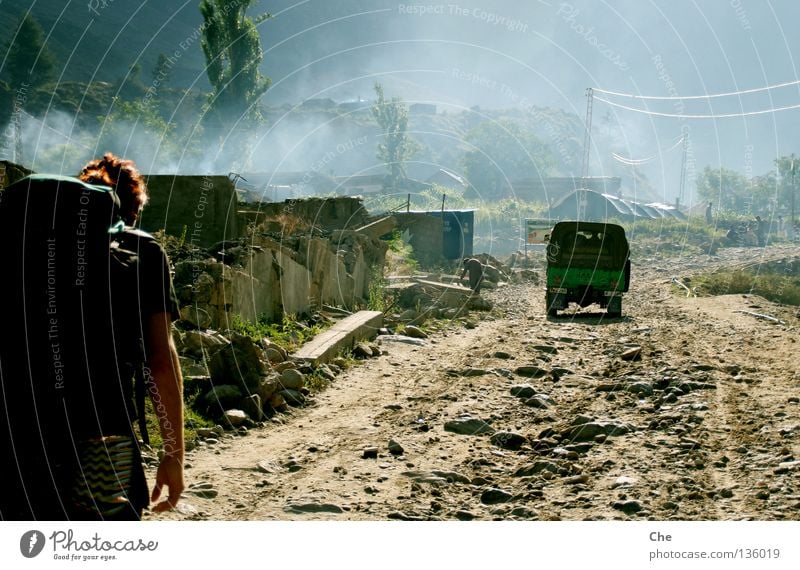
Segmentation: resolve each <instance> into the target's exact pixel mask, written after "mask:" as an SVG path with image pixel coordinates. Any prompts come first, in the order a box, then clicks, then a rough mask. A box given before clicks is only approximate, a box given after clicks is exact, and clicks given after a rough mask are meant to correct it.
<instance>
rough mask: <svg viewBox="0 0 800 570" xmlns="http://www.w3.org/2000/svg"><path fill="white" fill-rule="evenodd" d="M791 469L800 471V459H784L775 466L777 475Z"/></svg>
mask: <svg viewBox="0 0 800 570" xmlns="http://www.w3.org/2000/svg"><path fill="white" fill-rule="evenodd" d="M790 471H800V461H784V462H783V463H779V464H778V466H777V467H776V468H775V475H782V474H784V473H789V472H790Z"/></svg>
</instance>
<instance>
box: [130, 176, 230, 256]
mask: <svg viewBox="0 0 800 570" xmlns="http://www.w3.org/2000/svg"><path fill="white" fill-rule="evenodd" d="M146 181H147V189H148V191H149V193H150V201H149V203H148V204H147V206H146V207H145V209H144V211H143V212H142V216H141V222H140V224H141V228H142V229H143V230H145V231H148V232H151V233H152V232H155V231H158V230H164V232H165V233H167V234H169V235H173V236H176V237H181V236H184V239H185V241H186V243H191V244H193V245H197V246H200V247H209V246H211V245H213V244H215V243H219V242H221V241H224V240H230V239H235V238H237V237H239V233H240V223H239V219H238V217H237V207H238V204H237V195H236V188H235V187H234V185H233V183H232V182H231V181H230V180H228V178H227V177H226V176H183V175H180V176H179V175H160V174H150V175H147V176H146Z"/></svg>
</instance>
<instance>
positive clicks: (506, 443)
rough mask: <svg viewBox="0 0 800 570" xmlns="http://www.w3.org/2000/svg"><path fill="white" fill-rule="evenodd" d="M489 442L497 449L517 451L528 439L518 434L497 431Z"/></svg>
mask: <svg viewBox="0 0 800 570" xmlns="http://www.w3.org/2000/svg"><path fill="white" fill-rule="evenodd" d="M490 441H491V442H492V445H496V446H497V447H501V448H503V449H510V450H512V451H517V450H518V449H519V448H521V447H522V446H523V445H524V444H525V443H526V442H527V441H528V438H526V437H525V436H524V435H520V434H518V433H513V432H508V431H499V432H497V433H495V434H494V435H492V437H491V439H490Z"/></svg>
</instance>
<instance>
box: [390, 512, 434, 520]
mask: <svg viewBox="0 0 800 570" xmlns="http://www.w3.org/2000/svg"><path fill="white" fill-rule="evenodd" d="M386 517H387V518H390V519H393V520H398V521H424V520H428V519H425V518H423V517H418V516H415V515H407V514H406V513H404V512H403V511H392V512H391V513H389V514H388V515H386Z"/></svg>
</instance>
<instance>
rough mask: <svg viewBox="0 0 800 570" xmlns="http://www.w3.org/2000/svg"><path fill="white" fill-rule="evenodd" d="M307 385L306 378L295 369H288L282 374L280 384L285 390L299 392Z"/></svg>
mask: <svg viewBox="0 0 800 570" xmlns="http://www.w3.org/2000/svg"><path fill="white" fill-rule="evenodd" d="M304 383H305V376H303V374H302V373H301V372H300V371H298V370H295V369H293V368H288V369H286V370H284V371H283V372H281V380H280V384H281V386H282V387H283V388H284V389H288V390H299V389H300V388H302V387H303V385H304Z"/></svg>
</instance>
